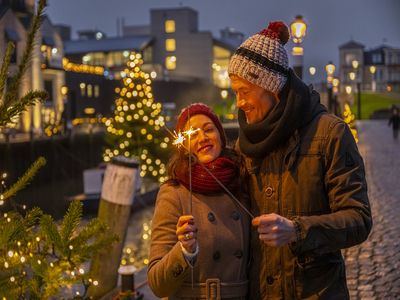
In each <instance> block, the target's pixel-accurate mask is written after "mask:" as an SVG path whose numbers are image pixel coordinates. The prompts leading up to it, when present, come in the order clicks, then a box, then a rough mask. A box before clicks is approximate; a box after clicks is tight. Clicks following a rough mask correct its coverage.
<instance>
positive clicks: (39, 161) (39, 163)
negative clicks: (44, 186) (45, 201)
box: [3, 157, 46, 200]
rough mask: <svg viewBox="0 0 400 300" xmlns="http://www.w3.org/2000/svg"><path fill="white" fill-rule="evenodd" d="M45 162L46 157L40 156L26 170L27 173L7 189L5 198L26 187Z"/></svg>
mask: <svg viewBox="0 0 400 300" xmlns="http://www.w3.org/2000/svg"><path fill="white" fill-rule="evenodd" d="M45 164H46V159H45V158H44V157H39V158H38V159H37V160H36V161H35V162H34V163H33V164H32V165H31V167H30V168H29V169H28V170H27V171H26V172H25V174H24V175H23V176H22V177H21V178H19V179H18V181H17V182H16V183H14V185H13V186H11V188H9V189H8V190H7V191H5V193H4V194H3V200H6V199H8V198H10V197H12V196H14V195H15V194H16V193H17V192H19V191H20V190H22V189H23V188H24V187H26V186H27V185H28V184H29V183H30V182H31V181H32V179H33V177H34V176H35V175H36V173H37V172H38V171H39V169H40V168H42V167H43V166H44V165H45Z"/></svg>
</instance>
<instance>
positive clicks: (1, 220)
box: [0, 0, 116, 299]
mask: <svg viewBox="0 0 400 300" xmlns="http://www.w3.org/2000/svg"><path fill="white" fill-rule="evenodd" d="M45 5H46V1H45V0H39V5H38V11H37V14H36V15H34V16H33V19H32V24H31V29H30V31H29V34H28V40H27V48H26V49H25V52H24V54H23V57H22V61H21V63H20V65H19V66H18V69H17V72H16V74H15V76H14V77H12V79H11V81H10V84H9V85H8V86H7V87H6V82H7V73H8V69H9V66H10V58H11V53H12V48H13V47H14V46H13V45H12V44H8V46H7V50H6V53H5V56H4V58H3V63H2V66H1V68H0V96H1V101H0V128H2V127H4V126H6V125H7V124H9V123H11V122H13V121H14V120H15V117H17V116H18V115H19V114H21V112H23V111H24V110H25V109H26V108H27V107H29V106H32V105H34V104H35V103H37V102H38V101H40V100H43V99H45V98H46V97H47V93H46V92H43V91H31V92H29V93H27V94H26V95H25V96H23V97H22V98H18V92H19V87H20V84H21V80H22V78H23V75H24V74H25V72H26V70H27V69H28V67H29V62H30V59H31V56H32V49H33V45H34V40H35V34H36V33H37V31H38V30H39V28H40V24H41V20H42V12H43V9H44V7H45ZM45 163H46V161H45V159H44V158H42V157H40V158H38V159H37V160H36V162H35V163H34V164H33V165H32V166H31V167H30V168H29V169H28V170H27V171H26V172H25V174H24V175H23V176H22V177H21V178H20V179H18V181H17V182H16V183H15V184H14V185H12V186H11V187H10V188H9V189H7V187H6V186H5V179H6V177H7V176H6V173H3V174H2V176H1V177H2V178H1V186H0V206H1V205H3V204H4V203H5V202H6V201H13V196H14V195H15V194H16V193H17V192H18V191H20V190H21V189H22V188H24V187H25V186H26V185H27V184H29V182H30V181H31V180H32V178H33V177H34V176H35V174H36V173H37V172H38V170H39V169H40V168H41V167H43V166H44V165H45ZM14 207H15V210H14V211H9V212H6V213H2V214H1V215H0V228H1V230H0V298H1V299H49V298H50V297H51V296H56V297H57V296H60V297H58V298H61V297H62V298H66V297H65V294H66V293H65V290H63V289H64V288H66V287H68V286H71V285H74V286H75V287H76V289H77V291H76V292H75V294H74V295H72V296H70V298H80V299H82V298H85V293H86V291H87V288H88V286H89V285H97V284H101V283H99V282H97V281H96V279H95V278H91V276H90V274H87V273H86V272H85V265H87V263H88V262H89V260H90V258H91V257H92V256H93V255H94V254H95V253H96V252H97V251H99V250H100V249H102V248H104V247H105V246H108V245H110V244H111V243H112V242H113V241H115V240H116V236H115V235H112V234H110V233H109V232H108V230H107V226H106V225H105V224H104V223H102V222H101V221H100V220H99V219H97V218H96V219H93V220H91V221H90V222H89V224H87V225H86V226H84V225H81V224H80V223H81V215H82V204H81V203H80V202H77V201H75V202H72V203H71V205H70V207H69V209H68V212H67V213H66V215H65V216H64V218H63V220H62V222H61V224H59V225H58V224H57V223H56V222H55V221H54V220H53V219H52V217H51V216H49V215H45V214H43V212H42V211H41V210H40V209H39V208H33V209H31V210H30V211H28V212H25V211H23V213H20V212H19V210H18V207H17V206H15V205H14ZM60 293H61V294H60Z"/></svg>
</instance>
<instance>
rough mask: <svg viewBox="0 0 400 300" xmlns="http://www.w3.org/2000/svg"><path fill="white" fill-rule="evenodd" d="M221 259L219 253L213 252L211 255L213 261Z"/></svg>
mask: <svg viewBox="0 0 400 300" xmlns="http://www.w3.org/2000/svg"><path fill="white" fill-rule="evenodd" d="M220 257H221V253H219V251H215V252H214V254H213V259H214V260H218V259H220Z"/></svg>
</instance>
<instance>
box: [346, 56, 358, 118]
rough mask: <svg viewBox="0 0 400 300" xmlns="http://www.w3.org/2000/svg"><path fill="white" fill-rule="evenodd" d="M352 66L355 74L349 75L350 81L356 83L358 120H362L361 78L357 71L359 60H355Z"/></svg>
mask: <svg viewBox="0 0 400 300" xmlns="http://www.w3.org/2000/svg"><path fill="white" fill-rule="evenodd" d="M351 65H352V66H353V69H354V72H350V73H349V77H350V80H352V81H354V80H355V81H356V87H357V118H358V119H359V120H361V82H360V76H359V75H357V70H358V66H359V62H358V60H353V61H352V62H351Z"/></svg>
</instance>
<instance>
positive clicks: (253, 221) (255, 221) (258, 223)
mask: <svg viewBox="0 0 400 300" xmlns="http://www.w3.org/2000/svg"><path fill="white" fill-rule="evenodd" d="M251 225H253V226H258V225H260V217H255V218H254V219H253V220H251Z"/></svg>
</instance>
